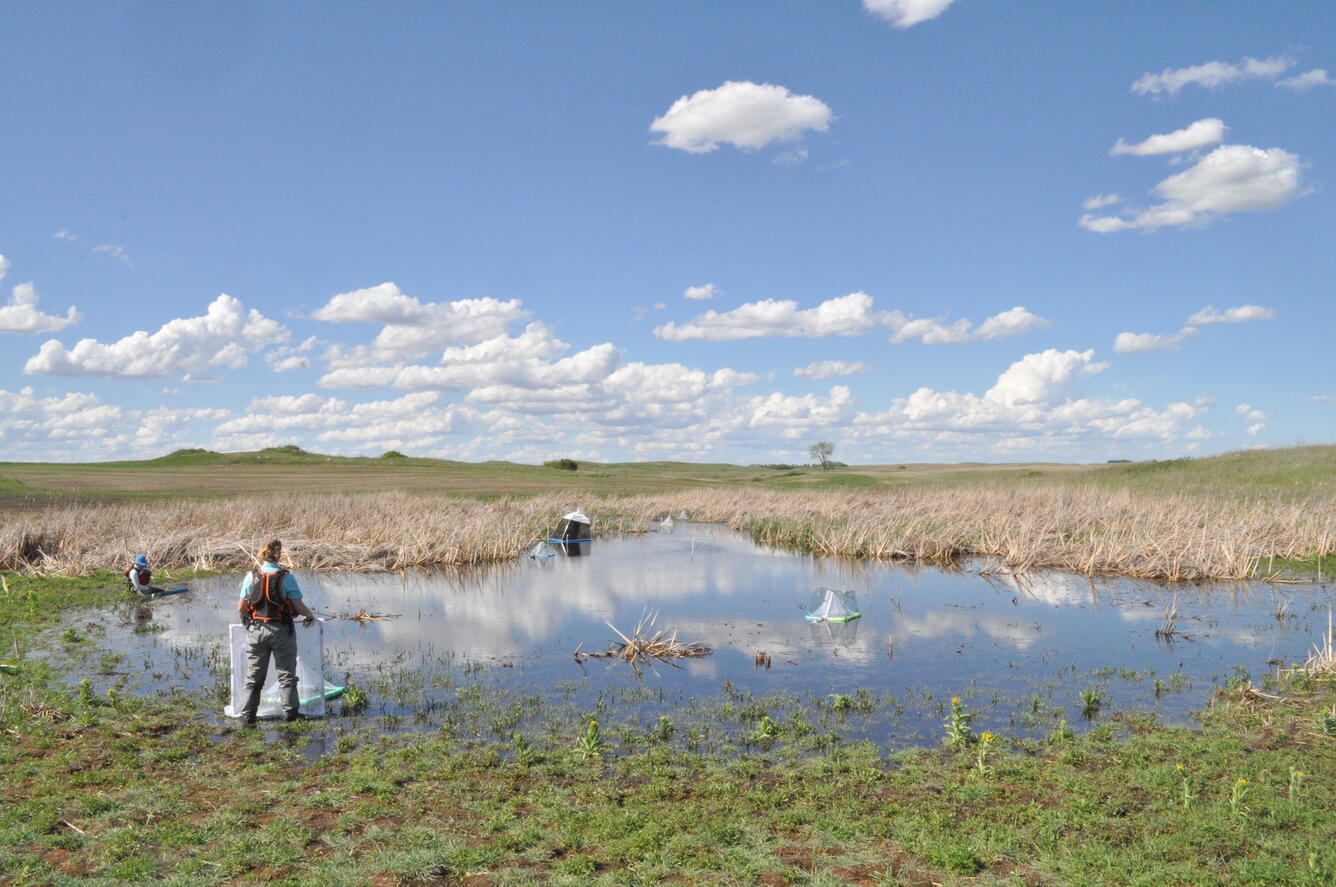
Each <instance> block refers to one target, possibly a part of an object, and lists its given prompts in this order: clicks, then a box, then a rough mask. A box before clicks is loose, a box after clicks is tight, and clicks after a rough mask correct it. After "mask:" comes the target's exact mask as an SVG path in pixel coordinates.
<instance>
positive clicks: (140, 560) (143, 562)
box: [135, 554, 148, 567]
mask: <svg viewBox="0 0 1336 887" xmlns="http://www.w3.org/2000/svg"><path fill="white" fill-rule="evenodd" d="M135 564H137V565H138V566H141V567H147V566H148V558H146V557H144V555H142V554H136V555H135Z"/></svg>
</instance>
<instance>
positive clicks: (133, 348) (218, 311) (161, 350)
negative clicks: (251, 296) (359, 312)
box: [23, 293, 289, 381]
mask: <svg viewBox="0 0 1336 887" xmlns="http://www.w3.org/2000/svg"><path fill="white" fill-rule="evenodd" d="M288 336H289V332H288V329H287V328H286V327H284V326H283V325H282V324H280V323H278V322H276V321H274V320H271V319H270V318H267V317H265V316H264V315H263V314H261V313H260V312H259V311H256V310H255V309H253V308H252V309H251V310H250V311H247V310H246V309H245V307H244V306H243V305H242V304H241V302H239V301H238V300H236V299H234V298H232V297H231V296H229V295H227V294H226V293H224V294H223V295H220V296H219V297H218V298H216V299H214V300H213V302H212V303H211V304H210V305H209V308H208V310H207V311H206V312H205V314H204V315H203V316H201V317H185V318H177V319H176V320H171V321H168V322H167V323H165V324H163V325H162V327H161V328H160V329H158V331H157V332H154V333H148V332H145V331H142V330H140V331H138V332H135V333H133V334H131V335H129V336H126V337H125V338H123V339H120V340H118V341H116V342H112V343H110V344H103V343H101V342H98V341H97V340H96V339H80V340H79V342H78V343H77V344H75V346H74V347H73V348H69V349H67V348H66V347H65V346H64V345H62V344H61V343H60V342H59V341H58V340H56V339H49V340H47V341H46V342H45V343H44V344H43V345H42V348H41V350H40V351H39V352H38V353H37V354H36V355H35V356H33V357H31V358H29V359H28V362H27V363H26V364H24V366H23V372H24V373H25V374H28V375H35V374H39V373H40V374H47V375H53V376H102V377H105V378H109V379H153V378H166V377H175V378H182V379H185V380H187V381H212V380H215V379H217V378H218V375H217V374H218V371H219V370H221V369H238V368H240V367H242V366H245V364H246V361H247V359H248V358H249V356H250V354H251V353H253V352H255V351H258V350H259V349H261V348H264V347H266V346H269V345H275V344H279V343H281V342H284V341H286V340H287V339H288Z"/></svg>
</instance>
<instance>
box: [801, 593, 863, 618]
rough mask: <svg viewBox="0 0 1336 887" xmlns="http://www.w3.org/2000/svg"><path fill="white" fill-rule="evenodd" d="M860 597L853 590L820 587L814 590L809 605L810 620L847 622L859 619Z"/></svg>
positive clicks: (808, 615)
mask: <svg viewBox="0 0 1336 887" xmlns="http://www.w3.org/2000/svg"><path fill="white" fill-rule="evenodd" d="M859 615H860V613H859V610H858V597H857V595H855V594H854V592H852V591H846V590H841V589H837V588H818V589H817V590H816V591H814V592H812V600H811V602H810V603H809V604H808V607H807V616H806V618H807V621H808V622H846V621H848V620H850V619H857V618H858V617H859Z"/></svg>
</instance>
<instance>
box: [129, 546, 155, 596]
mask: <svg viewBox="0 0 1336 887" xmlns="http://www.w3.org/2000/svg"><path fill="white" fill-rule="evenodd" d="M152 582H153V571H152V570H150V569H149V566H148V557H147V556H146V555H142V554H137V555H135V559H134V561H132V562H131V563H130V566H128V567H126V569H125V584H126V585H128V586H130V590H131V591H134V592H137V593H139V594H158V593H161V592H162V589H161V588H154V587H153V585H152Z"/></svg>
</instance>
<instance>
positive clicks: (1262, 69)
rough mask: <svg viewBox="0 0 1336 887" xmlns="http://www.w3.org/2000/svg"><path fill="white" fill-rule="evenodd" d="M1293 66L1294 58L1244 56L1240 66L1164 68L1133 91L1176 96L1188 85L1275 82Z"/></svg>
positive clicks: (1209, 86)
mask: <svg viewBox="0 0 1336 887" xmlns="http://www.w3.org/2000/svg"><path fill="white" fill-rule="evenodd" d="M1293 66H1294V59H1292V58H1289V57H1288V56H1275V57H1273V58H1268V59H1254V58H1247V57H1245V58H1244V59H1243V60H1242V61H1240V62H1238V63H1237V64H1231V63H1229V62H1214V61H1213V62H1206V63H1205V64H1201V65H1193V66H1192V67H1189V68H1165V69H1164V70H1163V71H1161V72H1160V73H1159V74H1143V75H1142V76H1141V77H1139V78H1138V79H1137V81H1136V82H1135V83H1133V84H1132V91H1133V92H1135V93H1139V94H1140V95H1150V96H1158V95H1162V94H1165V93H1167V94H1169V95H1177V94H1178V91H1179V90H1180V89H1182V88H1183V87H1185V86H1201V87H1204V88H1206V89H1218V88H1219V87H1221V86H1225V85H1227V84H1230V83H1237V82H1239V81H1241V80H1255V79H1265V80H1274V79H1275V78H1277V77H1279V76H1280V75H1281V74H1284V73H1285V72H1286V71H1288V70H1289V69H1290V68H1291V67H1293Z"/></svg>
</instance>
